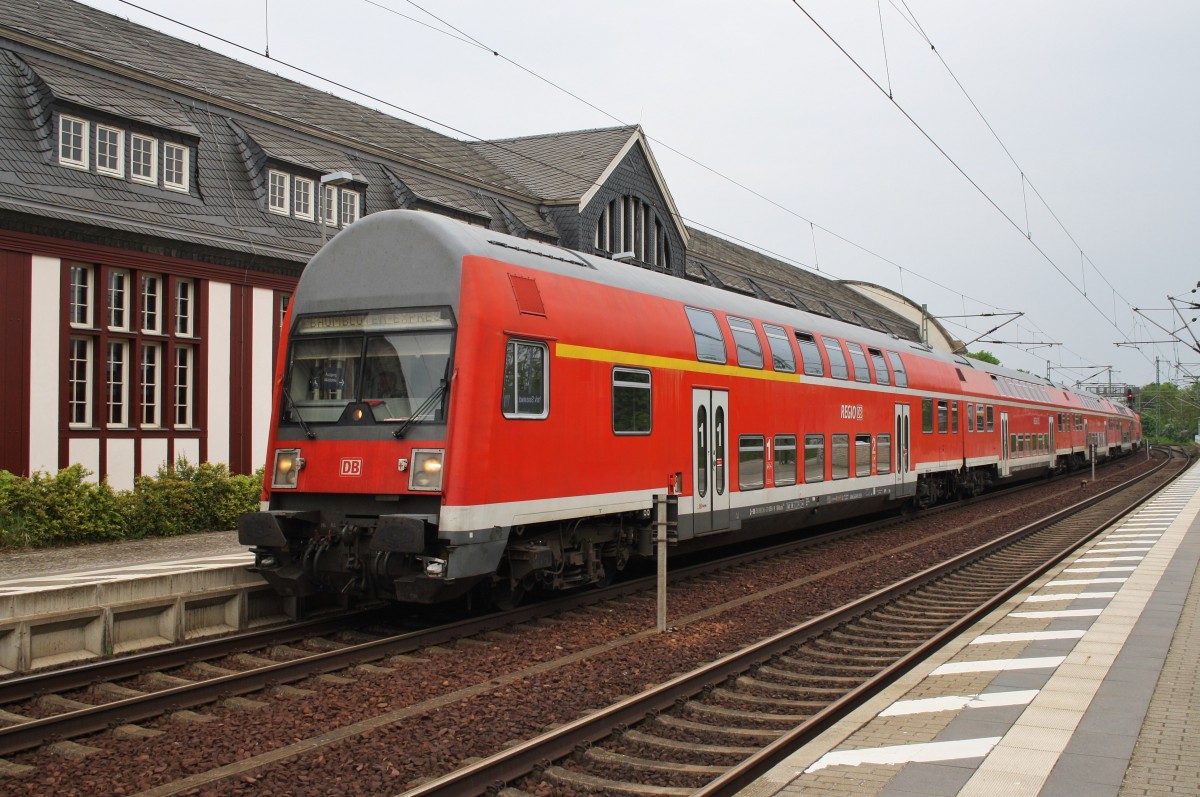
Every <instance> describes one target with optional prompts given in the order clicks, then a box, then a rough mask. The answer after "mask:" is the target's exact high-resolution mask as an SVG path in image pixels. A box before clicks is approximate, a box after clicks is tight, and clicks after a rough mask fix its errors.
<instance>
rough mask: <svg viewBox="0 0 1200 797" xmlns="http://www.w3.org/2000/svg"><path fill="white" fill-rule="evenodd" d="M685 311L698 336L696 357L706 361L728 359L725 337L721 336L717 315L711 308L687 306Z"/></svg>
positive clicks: (716, 361)
mask: <svg viewBox="0 0 1200 797" xmlns="http://www.w3.org/2000/svg"><path fill="white" fill-rule="evenodd" d="M684 311H685V312H686V313H687V317H688V322H689V323H691V325H692V334H693V335H694V336H695V338H696V359H697V360H699V361H700V362H705V363H722V364H723V363H724V362H725V361H726V357H725V338H723V337H722V336H721V327H720V326H719V325H718V324H717V317H716V316H715V315H713V312H712V311H711V310H698V309H697V308H695V307H685V308H684Z"/></svg>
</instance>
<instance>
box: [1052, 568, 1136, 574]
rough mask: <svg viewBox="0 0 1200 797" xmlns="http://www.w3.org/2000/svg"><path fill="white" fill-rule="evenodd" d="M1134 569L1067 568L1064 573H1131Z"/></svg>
mask: <svg viewBox="0 0 1200 797" xmlns="http://www.w3.org/2000/svg"><path fill="white" fill-rule="evenodd" d="M1134 570H1137V568H1136V567H1068V568H1067V569H1066V570H1064V571H1063V572H1064V573H1132V572H1133V571H1134Z"/></svg>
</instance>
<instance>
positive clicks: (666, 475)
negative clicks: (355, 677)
mask: <svg viewBox="0 0 1200 797" xmlns="http://www.w3.org/2000/svg"><path fill="white" fill-rule="evenodd" d="M289 318H290V322H289V323H290V326H289V331H288V334H287V335H285V336H284V339H283V340H282V341H281V344H280V353H281V356H280V367H279V373H278V374H277V385H276V406H275V408H274V416H273V418H274V421H273V427H272V428H273V436H272V440H271V441H270V451H271V455H270V461H269V462H268V464H267V479H266V482H267V483H266V486H265V488H264V507H263V510H262V511H261V512H257V513H251V514H248V515H246V516H244V517H243V518H242V520H241V522H240V524H239V532H240V539H241V540H242V542H243V543H244V544H247V545H251V546H253V547H254V550H255V553H256V567H257V569H258V570H260V571H261V572H262V573H263V574H264V575H265V576H266V578H267V579H268V580H269V581H270V582H271V583H272V584H273V585H274V586H275V587H276V588H277V589H278V590H280V591H281V592H283V593H284V594H288V595H295V596H300V597H303V596H306V595H311V594H314V593H318V592H322V593H328V594H332V595H342V596H372V597H382V598H385V599H390V600H401V601H414V602H435V601H441V600H446V599H449V598H452V597H455V596H456V595H460V594H463V593H465V592H466V591H468V590H469V589H471V588H473V587H476V586H479V587H483V588H485V589H486V590H487V591H489V592H490V593H491V594H492V596H493V597H495V598H499V599H501V600H511V599H514V598H516V597H517V596H519V594H520V593H521V592H523V591H524V590H526V589H529V588H531V587H535V586H540V587H547V588H552V589H562V588H569V587H573V586H579V585H584V584H590V583H596V582H600V581H603V580H605V579H606V578H608V577H609V576H611V574H612V573H613V572H614V571H615V570H618V569H620V568H621V567H623V566H624V564H625V563H626V562H627V561H628V560H629V559H630V558H632V557H635V556H639V555H651V527H650V517H649V515H650V509H651V507H652V505H653V500H654V496H655V495H656V494H661V493H663V492H666V491H667V490H668V489H671V490H672V491H673V492H675V493H677V494H678V501H679V504H678V507H679V525H678V541H679V544H680V545H682V546H690V547H699V546H705V545H712V544H717V543H726V542H730V541H732V540H734V539H738V538H746V537H752V536H757V535H762V534H767V533H772V532H777V531H784V530H788V529H793V528H799V527H802V526H804V525H809V524H812V523H817V522H827V521H830V520H835V519H837V518H839V517H845V516H850V515H855V514H862V513H865V512H868V511H874V510H878V509H880V508H884V507H887V506H889V505H896V504H897V503H898V502H900V501H908V500H916V501H917V502H919V503H932V502H934V501H936V500H940V499H942V498H946V497H951V496H953V495H956V494H963V493H975V492H978V491H980V490H982V489H984V488H985V487H986V486H988V485H989V484H991V483H993V482H995V481H997V480H1002V479H1006V478H1013V477H1015V476H1021V475H1035V474H1038V473H1044V472H1047V471H1049V470H1057V469H1062V468H1064V467H1072V466H1075V465H1078V464H1081V463H1082V462H1083V461H1085V459H1086V458H1087V457H1088V456H1091V449H1090V447H1089V444H1094V443H1096V444H1099V447H1098V449H1097V453H1098V454H1102V455H1108V454H1111V453H1118V452H1120V451H1122V450H1130V449H1132V448H1133V447H1136V445H1137V444H1138V443H1139V441H1140V425H1139V424H1137V418H1136V416H1134V415H1133V414H1132V413H1129V412H1128V410H1124V409H1123V408H1119V407H1114V406H1113V405H1111V404H1109V403H1108V402H1102V401H1100V400H1098V399H1095V397H1090V398H1089V397H1087V396H1081V395H1080V394H1075V393H1072V392H1070V391H1066V390H1063V389H1061V388H1059V387H1058V386H1052V385H1050V384H1049V383H1047V382H1045V380H1036V379H1035V378H1032V377H1029V375H1027V374H1018V373H1017V372H1011V371H1006V370H1005V369H997V368H992V367H991V366H986V365H984V364H981V363H975V362H973V361H972V362H968V361H966V360H964V359H963V358H955V357H951V356H949V355H944V354H940V353H937V352H932V351H930V350H929V349H927V348H925V347H921V346H919V345H916V344H912V343H910V342H908V341H903V340H899V339H896V338H894V337H892V336H888V335H884V334H881V333H878V332H874V331H872V330H868V329H865V328H862V327H854V326H851V325H848V324H843V323H841V322H837V321H834V320H832V319H829V318H823V317H819V316H814V315H811V314H808V313H804V312H801V311H799V310H796V309H795V308H790V307H784V306H780V305H776V304H771V303H767V302H761V301H758V300H756V299H753V298H750V297H746V296H741V295H738V294H733V293H730V292H727V291H721V290H717V289H713V288H709V287H707V286H702V285H697V284H694V283H690V282H687V281H685V280H680V279H677V278H674V277H670V276H666V275H662V274H657V273H654V272H651V271H646V270H641V269H638V268H635V267H631V266H628V265H625V264H620V263H614V262H612V261H609V260H605V259H600V258H594V257H589V256H585V255H580V254H578V253H575V252H570V251H567V250H564V249H560V248H557V247H553V246H548V245H544V244H539V243H536V242H531V241H527V240H522V239H516V238H510V237H508V236H504V235H500V234H498V233H494V232H491V231H488V230H486V229H482V228H477V227H469V226H467V225H463V224H460V223H458V222H455V221H452V220H449V219H445V218H442V217H438V216H433V215H429V214H422V213H417V212H409V211H389V212H383V213H378V214H374V215H371V216H368V217H366V218H364V219H362V220H361V221H359V222H358V223H356V224H355V225H354V226H352V227H351V228H349V229H347V230H346V231H344V232H342V233H341V234H339V235H338V236H337V237H336V238H335V239H334V240H333V241H332V242H331V243H330V244H329V245H328V246H327V247H326V248H325V249H324V250H323V251H322V252H321V253H320V254H319V255H318V256H317V257H316V258H315V259H314V260H313V261H312V263H311V264H310V265H309V266H308V268H307V269H306V270H305V272H304V275H303V277H302V279H301V281H300V285H299V286H298V288H297V291H296V294H295V296H294V298H293V301H292V305H291V309H290V316H289ZM1035 382H1036V384H1035ZM1018 393H1019V395H1018ZM1064 417H1065V418H1066V419H1067V422H1066V425H1065V426H1064V420H1063V419H1064ZM1077 426H1085V427H1086V429H1088V430H1089V431H1088V432H1084V433H1076V432H1075V427H1077ZM1067 427H1070V431H1066V428H1067Z"/></svg>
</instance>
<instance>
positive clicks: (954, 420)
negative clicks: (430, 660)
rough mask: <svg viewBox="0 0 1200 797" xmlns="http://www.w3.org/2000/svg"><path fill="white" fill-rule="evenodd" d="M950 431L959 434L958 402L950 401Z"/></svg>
mask: <svg viewBox="0 0 1200 797" xmlns="http://www.w3.org/2000/svg"><path fill="white" fill-rule="evenodd" d="M950 433H951V434H958V402H957V401H951V402H950Z"/></svg>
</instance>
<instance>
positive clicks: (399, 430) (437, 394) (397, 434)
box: [392, 379, 447, 440]
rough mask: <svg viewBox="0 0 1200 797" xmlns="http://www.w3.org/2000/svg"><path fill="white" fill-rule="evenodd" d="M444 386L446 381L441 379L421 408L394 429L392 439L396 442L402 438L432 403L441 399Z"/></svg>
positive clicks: (444, 390)
mask: <svg viewBox="0 0 1200 797" xmlns="http://www.w3.org/2000/svg"><path fill="white" fill-rule="evenodd" d="M446 384H447V382H446V380H445V379H443V380H442V382H441V384H440V385H438V386H437V390H434V391H433V393H431V394H430V395H429V398H427V399H425V402H424V403H423V404H422V405H421V406H419V407H417V411H416V412H414V413H413V414H412V415H410V416H408V418H406V419H405V420H404V422H403V423H402V424H400V425H399V426H397V427H396V431H394V432H392V437H394V438H396V439H397V440H399V439H400V438H402V437H403V436H404V432H405V430H407V429H408V427H410V426H412V425H413V423H414V422H416V420H417V419H418V418H420V417H421V416H422V415H424V414H425V413H426V412H427V411H428V410H429V409H430V408H432V407H433V405H434V403H435V402H437V401H438V399H440V398H441V397H442V394H443V393H445V392H446Z"/></svg>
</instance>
